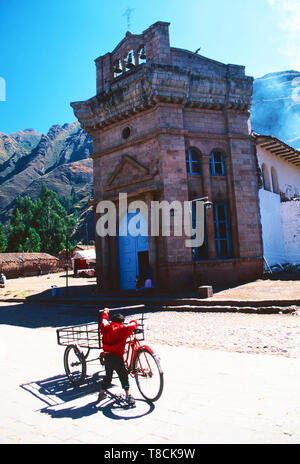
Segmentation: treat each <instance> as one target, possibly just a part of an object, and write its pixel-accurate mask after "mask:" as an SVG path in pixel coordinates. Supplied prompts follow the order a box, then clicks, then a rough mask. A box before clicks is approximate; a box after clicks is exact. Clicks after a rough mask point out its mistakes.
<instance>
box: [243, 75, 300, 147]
mask: <svg viewBox="0 0 300 464" xmlns="http://www.w3.org/2000/svg"><path fill="white" fill-rule="evenodd" d="M251 124H252V129H253V130H254V132H257V133H260V134H263V135H273V136H275V137H277V138H278V139H280V140H282V141H283V142H285V143H287V144H288V145H290V146H292V147H293V148H296V149H297V150H300V72H297V71H285V72H279V73H272V74H267V75H266V76H264V77H261V78H259V79H255V81H254V88H253V103H252V108H251Z"/></svg>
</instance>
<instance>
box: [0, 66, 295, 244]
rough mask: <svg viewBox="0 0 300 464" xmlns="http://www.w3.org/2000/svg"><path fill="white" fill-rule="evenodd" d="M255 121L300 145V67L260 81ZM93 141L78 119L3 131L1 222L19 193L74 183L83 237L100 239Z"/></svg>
mask: <svg viewBox="0 0 300 464" xmlns="http://www.w3.org/2000/svg"><path fill="white" fill-rule="evenodd" d="M251 124H252V129H253V130H254V132H257V133H260V134H263V135H273V136H275V137H277V138H279V139H281V140H282V141H283V142H285V143H287V144H289V145H291V146H292V147H294V148H296V149H298V150H300V72H297V71H285V72H279V73H272V74H267V75H266V76H263V77H261V78H259V79H255V80H254V86H253V103H252V108H251ZM91 152H92V140H91V138H90V137H89V136H88V135H87V134H86V133H85V132H84V131H83V130H82V129H81V127H80V125H79V124H78V123H77V122H74V123H71V124H64V125H63V126H59V125H54V126H52V127H51V128H50V129H49V131H48V133H47V134H46V135H45V134H39V133H38V132H36V131H35V130H34V129H26V130H21V131H19V132H16V133H15V134H12V135H7V134H3V133H1V132H0V221H1V222H2V223H4V224H7V222H8V221H9V218H10V215H11V212H12V210H13V208H14V205H15V198H16V197H17V195H19V194H22V195H29V196H30V197H31V198H32V199H34V200H36V199H37V197H38V195H39V193H40V189H41V184H42V181H44V182H45V183H46V185H47V187H48V188H49V189H51V190H54V191H55V192H57V193H58V195H60V196H64V197H66V198H68V197H69V196H70V193H71V189H72V187H74V189H75V192H76V196H77V198H78V201H77V203H76V210H77V212H78V217H79V226H78V229H77V231H76V234H75V238H76V239H78V240H83V241H84V242H86V241H87V240H92V239H94V218H93V211H92V207H89V206H88V200H89V199H90V198H91V197H92V191H93V167H92V160H91V158H90V157H89V154H90V153H91Z"/></svg>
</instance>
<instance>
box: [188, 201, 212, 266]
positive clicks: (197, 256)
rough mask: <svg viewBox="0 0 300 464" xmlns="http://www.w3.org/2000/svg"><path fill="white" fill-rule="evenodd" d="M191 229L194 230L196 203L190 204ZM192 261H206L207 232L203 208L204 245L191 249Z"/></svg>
mask: <svg viewBox="0 0 300 464" xmlns="http://www.w3.org/2000/svg"><path fill="white" fill-rule="evenodd" d="M192 227H193V229H195V228H196V202H193V203H192ZM192 253H193V260H194V261H200V260H203V259H207V257H208V253H207V230H206V210H205V208H204V243H203V245H202V246H201V247H197V248H193V249H192Z"/></svg>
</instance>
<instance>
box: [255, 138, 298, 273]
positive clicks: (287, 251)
mask: <svg viewBox="0 0 300 464" xmlns="http://www.w3.org/2000/svg"><path fill="white" fill-rule="evenodd" d="M257 158H258V163H259V166H260V167H261V166H262V163H265V164H266V165H267V167H268V170H269V176H270V182H271V187H272V177H271V168H272V167H274V168H275V169H276V171H277V177H278V184H279V189H280V191H281V192H283V193H284V194H285V196H286V197H287V198H293V197H294V196H300V168H298V167H296V166H294V165H292V164H290V163H288V162H287V161H284V160H283V159H282V158H279V157H278V156H276V155H274V154H272V153H270V152H268V151H267V150H265V149H263V148H261V147H257ZM259 202H260V214H261V224H262V236H263V248H264V256H265V257H266V259H267V261H268V263H269V265H273V264H282V263H287V262H288V263H295V264H296V263H297V264H298V263H300V201H286V202H282V203H281V202H280V195H279V194H276V193H273V192H269V191H267V190H264V189H260V190H259Z"/></svg>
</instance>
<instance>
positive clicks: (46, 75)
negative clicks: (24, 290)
mask: <svg viewBox="0 0 300 464" xmlns="http://www.w3.org/2000/svg"><path fill="white" fill-rule="evenodd" d="M127 8H132V9H133V11H132V14H131V21H130V23H131V24H130V30H131V32H133V33H135V34H140V33H141V32H143V31H144V30H145V29H147V28H148V27H149V26H150V25H151V24H153V23H154V22H156V21H167V22H170V23H171V25H170V42H171V46H174V47H179V48H185V49H188V50H192V51H195V50H196V49H197V48H199V47H201V52H200V53H201V54H202V55H204V56H207V57H209V58H212V59H214V60H217V61H221V62H224V63H233V64H241V65H245V66H246V73H247V74H248V75H251V76H253V77H260V76H263V75H265V74H267V73H270V72H276V71H284V70H287V69H295V70H298V71H300V51H299V47H300V38H299V34H300V16H299V15H300V0H251V1H249V2H245V1H244V0H210V1H207V0H205V1H204V0H184V1H183V0H151V1H147V2H145V1H143V0H139V1H137V0H111V1H110V2H108V1H107V0H106V1H104V0H0V86H1V83H2V84H3V81H5V84H6V92H5V101H1V100H3V85H2V89H1V88H0V132H4V133H8V134H11V133H13V132H16V131H18V130H22V129H27V128H34V129H36V130H37V131H39V132H41V133H47V132H48V130H49V128H50V127H51V125H53V124H64V123H66V122H73V121H75V120H76V118H75V116H74V114H73V112H72V109H71V108H70V102H71V101H78V100H85V99H87V98H90V97H92V96H94V95H95V87H96V76H95V64H94V59H95V58H97V57H98V56H100V55H103V54H105V53H107V52H109V51H112V50H113V49H114V48H115V46H116V45H117V44H118V43H119V42H120V41H121V40H122V38H123V37H124V35H125V34H126V31H127V19H126V17H125V16H123V14H124V12H125V11H126V9H127ZM1 78H2V79H1ZM1 90H2V98H1Z"/></svg>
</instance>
